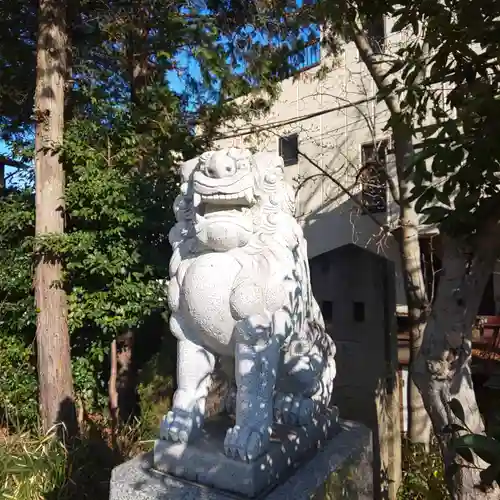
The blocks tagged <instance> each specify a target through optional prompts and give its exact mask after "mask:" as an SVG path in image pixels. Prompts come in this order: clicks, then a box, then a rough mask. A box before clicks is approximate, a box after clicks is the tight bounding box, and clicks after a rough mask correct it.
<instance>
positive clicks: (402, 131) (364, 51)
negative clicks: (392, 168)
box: [350, 20, 430, 447]
mask: <svg viewBox="0 0 500 500" xmlns="http://www.w3.org/2000/svg"><path fill="white" fill-rule="evenodd" d="M350 28H351V35H352V38H353V40H354V42H355V44H356V48H357V49H358V51H359V54H360V56H361V59H362V60H363V62H364V64H365V66H366V68H367V70H368V72H369V73H370V75H371V77H372V78H373V80H374V82H375V84H376V85H377V89H378V90H379V91H381V92H383V93H384V102H385V104H386V105H387V109H388V110H389V112H390V114H391V120H390V124H391V129H392V132H393V139H394V148H395V156H396V171H397V177H398V178H397V188H395V187H394V189H393V193H392V195H393V197H394V199H395V201H396V202H397V203H398V205H399V222H400V229H399V236H400V239H399V244H400V249H399V251H400V256H401V263H402V271H403V279H404V285H405V292H406V301H407V304H408V322H409V332H408V333H409V337H410V362H409V374H408V375H409V377H408V436H409V438H410V440H411V442H412V443H423V444H424V445H425V446H426V447H427V446H428V445H429V438H430V419H429V416H428V415H426V412H425V409H424V405H423V403H422V399H421V396H420V394H418V391H417V390H416V387H415V385H414V382H413V377H412V371H413V361H414V359H415V357H416V356H417V355H418V352H419V350H420V345H421V343H422V333H423V330H424V327H425V321H426V315H427V310H428V300H427V291H426V287H425V282H424V279H423V275H422V268H421V263H420V246H419V242H418V217H417V214H416V212H415V210H414V208H413V203H412V202H411V189H412V187H413V185H412V182H411V179H410V177H409V172H408V171H407V170H408V168H407V167H408V164H409V162H411V159H412V156H413V144H412V134H411V127H410V126H409V125H408V124H407V122H406V119H407V117H406V116H405V115H404V113H403V111H402V109H401V104H400V97H399V95H398V93H397V92H396V91H394V90H392V91H391V86H392V83H393V80H394V78H395V77H394V75H390V76H388V69H390V66H388V64H387V62H386V60H385V58H384V57H383V56H382V57H379V56H377V54H375V53H374V52H373V49H372V47H371V45H370V42H369V40H368V37H367V35H366V32H365V31H364V29H363V27H362V26H360V25H359V24H358V22H357V21H356V20H353V21H352V22H351V24H350ZM410 119H411V118H410ZM390 185H391V184H390Z"/></svg>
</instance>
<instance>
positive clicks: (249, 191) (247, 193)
mask: <svg viewBox="0 0 500 500" xmlns="http://www.w3.org/2000/svg"><path fill="white" fill-rule="evenodd" d="M244 196H245V200H247V202H248V203H250V204H251V203H253V201H254V199H253V191H252V189H251V188H249V189H247V190H246V191H245V194H244Z"/></svg>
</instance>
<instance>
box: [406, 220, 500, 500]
mask: <svg viewBox="0 0 500 500" xmlns="http://www.w3.org/2000/svg"><path fill="white" fill-rule="evenodd" d="M499 243H500V231H499V230H498V227H496V228H494V230H492V228H491V227H490V228H489V230H487V231H485V234H484V235H483V236H482V237H480V238H478V239H477V240H476V245H475V248H473V249H472V250H470V249H469V248H467V247H466V246H465V245H464V242H463V241H460V240H456V239H452V238H450V237H447V236H446V235H443V275H442V277H441V279H440V282H439V286H438V289H437V295H436V301H435V303H434V306H433V310H432V314H431V316H430V318H429V321H428V323H427V327H426V330H425V335H424V341H423V344H422V348H421V350H420V354H419V356H418V358H417V359H416V362H415V372H414V377H415V382H416V383H417V385H418V387H419V389H420V391H421V393H422V395H423V398H424V403H425V406H426V408H427V411H428V412H429V415H430V416H431V419H432V423H433V427H434V431H435V433H436V435H437V436H438V438H439V440H440V444H441V449H442V453H443V458H444V461H445V465H446V466H449V465H450V464H451V463H452V462H453V460H455V459H456V458H457V457H456V456H455V455H454V453H453V452H452V450H451V447H450V437H449V436H448V435H444V434H442V432H441V431H442V429H443V427H444V426H445V425H447V424H451V423H454V417H453V415H452V413H451V412H450V409H449V406H448V403H449V401H451V399H453V398H456V399H458V400H459V401H460V403H461V404H462V407H463V408H464V413H465V420H466V424H467V426H468V427H469V429H470V430H471V431H472V432H474V433H484V423H483V420H482V418H481V414H480V412H479V408H478V406H477V403H476V397H475V393H474V387H473V384H472V377H471V370H470V359H471V352H472V326H473V324H474V321H475V318H476V315H477V311H478V308H479V304H480V301H481V297H482V294H483V291H484V288H485V285H486V282H487V280H488V278H489V276H490V275H491V273H492V272H493V269H494V265H495V261H496V258H497V256H498V247H499ZM476 466H477V467H479V468H470V467H461V468H460V471H459V473H458V475H457V476H458V477H455V478H449V489H450V492H451V493H452V497H453V499H456V500H472V499H488V500H489V499H498V498H499V495H500V491H499V490H498V488H497V489H495V490H491V491H489V492H486V493H485V492H482V491H480V490H479V489H477V485H479V483H480V477H479V472H480V469H481V468H484V467H485V464H484V462H482V461H480V460H479V459H478V458H477V457H476Z"/></svg>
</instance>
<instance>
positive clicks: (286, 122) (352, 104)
mask: <svg viewBox="0 0 500 500" xmlns="http://www.w3.org/2000/svg"><path fill="white" fill-rule="evenodd" d="M376 99H377V97H376V96H374V97H368V98H366V99H360V100H359V101H352V102H349V103H347V104H342V105H340V106H335V107H333V108H327V109H322V110H321V111H316V112H315V113H309V114H307V115H303V116H299V117H297V118H289V119H288V120H282V121H276V122H271V123H269V124H268V125H250V126H249V127H248V129H247V130H245V129H243V131H242V130H240V131H238V132H237V133H234V134H221V135H218V136H216V137H215V140H218V141H219V140H221V139H232V138H234V137H241V136H244V135H251V134H253V133H255V129H258V131H259V132H265V131H267V130H271V129H273V128H278V127H284V126H286V125H291V124H293V123H298V122H301V121H304V120H309V119H311V118H315V117H317V116H321V115H325V114H327V113H333V112H335V111H342V110H343V109H347V108H353V107H356V106H359V105H360V104H365V103H368V102H372V101H374V100H376Z"/></svg>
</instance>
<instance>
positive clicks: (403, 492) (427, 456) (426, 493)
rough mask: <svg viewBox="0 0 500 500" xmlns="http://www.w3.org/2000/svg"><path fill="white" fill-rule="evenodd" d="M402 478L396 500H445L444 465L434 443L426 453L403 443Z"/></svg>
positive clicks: (408, 443) (447, 496)
mask: <svg viewBox="0 0 500 500" xmlns="http://www.w3.org/2000/svg"><path fill="white" fill-rule="evenodd" d="M402 451H403V478H402V482H401V486H400V488H399V491H398V500H447V499H449V498H450V496H449V493H448V490H447V489H446V483H445V476H444V465H443V460H442V458H441V452H440V450H439V447H438V444H437V442H436V441H433V442H432V444H431V449H430V450H429V451H426V450H425V449H424V447H423V446H421V445H412V444H411V443H410V442H408V441H406V440H405V441H404V442H403V450H402Z"/></svg>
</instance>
